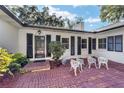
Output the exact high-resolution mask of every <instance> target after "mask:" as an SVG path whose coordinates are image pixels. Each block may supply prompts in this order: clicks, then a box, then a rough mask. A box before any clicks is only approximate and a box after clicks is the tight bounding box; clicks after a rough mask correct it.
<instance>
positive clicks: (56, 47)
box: [49, 41, 65, 59]
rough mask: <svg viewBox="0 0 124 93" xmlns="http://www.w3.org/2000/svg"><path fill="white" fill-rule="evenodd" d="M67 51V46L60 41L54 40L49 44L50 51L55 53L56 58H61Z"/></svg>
mask: <svg viewBox="0 0 124 93" xmlns="http://www.w3.org/2000/svg"><path fill="white" fill-rule="evenodd" d="M64 51H65V48H64V47H63V46H62V44H61V43H60V42H57V41H52V42H51V43H50V44H49V52H51V53H52V54H53V58H54V59H59V58H60V57H61V56H62V55H63V53H64Z"/></svg>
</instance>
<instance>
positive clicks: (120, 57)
mask: <svg viewBox="0 0 124 93" xmlns="http://www.w3.org/2000/svg"><path fill="white" fill-rule="evenodd" d="M115 35H123V52H116V51H107V45H106V49H98V38H107V37H108V36H115ZM95 37H97V49H96V51H94V55H95V56H97V57H99V56H103V57H106V58H108V59H110V60H112V61H115V62H119V63H124V27H123V28H118V29H113V30H110V31H106V32H101V33H97V34H96V35H95ZM106 40H107V39H106ZM106 42H107V41H106ZM106 44H107V43H106Z"/></svg>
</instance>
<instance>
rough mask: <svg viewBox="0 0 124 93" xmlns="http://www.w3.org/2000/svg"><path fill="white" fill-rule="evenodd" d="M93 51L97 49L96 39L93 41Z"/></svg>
mask: <svg viewBox="0 0 124 93" xmlns="http://www.w3.org/2000/svg"><path fill="white" fill-rule="evenodd" d="M92 49H94V50H95V49H96V39H92Z"/></svg>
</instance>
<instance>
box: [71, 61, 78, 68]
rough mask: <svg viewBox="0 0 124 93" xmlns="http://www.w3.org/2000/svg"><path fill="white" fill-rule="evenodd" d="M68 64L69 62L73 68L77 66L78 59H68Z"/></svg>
mask: <svg viewBox="0 0 124 93" xmlns="http://www.w3.org/2000/svg"><path fill="white" fill-rule="evenodd" d="M70 64H71V67H73V68H75V67H78V65H79V63H78V61H76V60H74V59H71V60H70Z"/></svg>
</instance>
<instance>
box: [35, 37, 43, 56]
mask: <svg viewBox="0 0 124 93" xmlns="http://www.w3.org/2000/svg"><path fill="white" fill-rule="evenodd" d="M44 57H45V36H35V58H44Z"/></svg>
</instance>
